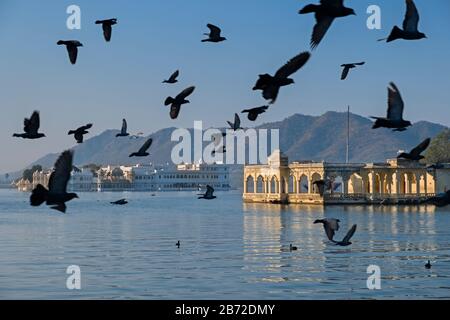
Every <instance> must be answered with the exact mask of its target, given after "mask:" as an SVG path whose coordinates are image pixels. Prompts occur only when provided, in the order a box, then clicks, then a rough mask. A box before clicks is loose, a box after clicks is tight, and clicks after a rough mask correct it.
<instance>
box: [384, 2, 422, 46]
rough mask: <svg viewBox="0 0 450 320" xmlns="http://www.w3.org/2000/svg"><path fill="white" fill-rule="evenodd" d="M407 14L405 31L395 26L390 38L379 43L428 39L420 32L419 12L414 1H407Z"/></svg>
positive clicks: (404, 23)
mask: <svg viewBox="0 0 450 320" xmlns="http://www.w3.org/2000/svg"><path fill="white" fill-rule="evenodd" d="M405 2H406V14H405V19H404V20H403V30H402V29H400V28H399V27H397V26H394V28H393V29H392V31H391V33H390V34H389V37H387V38H386V39H380V40H379V41H383V40H386V42H391V41H394V40H397V39H403V40H420V39H423V38H426V37H427V36H426V35H425V34H424V33H422V32H419V20H420V17H419V11H417V7H416V5H415V4H414V1H413V0H406V1H405Z"/></svg>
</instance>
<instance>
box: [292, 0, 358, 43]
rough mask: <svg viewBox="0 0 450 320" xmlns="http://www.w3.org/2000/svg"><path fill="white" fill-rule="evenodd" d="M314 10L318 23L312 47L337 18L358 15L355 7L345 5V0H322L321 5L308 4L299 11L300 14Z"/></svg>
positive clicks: (313, 35) (314, 30) (312, 39)
mask: <svg viewBox="0 0 450 320" xmlns="http://www.w3.org/2000/svg"><path fill="white" fill-rule="evenodd" d="M313 12H314V15H315V18H316V25H315V26H314V29H313V33H312V36H311V49H315V48H316V47H317V46H318V45H319V43H320V41H322V39H323V37H324V36H325V34H326V33H327V31H328V29H329V28H330V26H331V24H332V23H333V21H334V19H335V18H342V17H346V16H349V15H356V13H355V11H354V10H353V9H350V8H346V7H344V0H320V4H319V5H315V4H308V5H307V6H305V7H304V8H303V9H301V10H300V11H299V14H307V13H313Z"/></svg>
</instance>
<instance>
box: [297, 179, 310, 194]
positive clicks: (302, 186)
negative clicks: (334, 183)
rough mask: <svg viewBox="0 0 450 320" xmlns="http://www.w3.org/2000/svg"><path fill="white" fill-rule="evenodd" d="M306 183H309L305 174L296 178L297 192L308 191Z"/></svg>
mask: <svg viewBox="0 0 450 320" xmlns="http://www.w3.org/2000/svg"><path fill="white" fill-rule="evenodd" d="M308 183H309V179H308V176H307V175H306V174H302V175H301V176H300V179H299V180H298V189H297V190H299V193H308V188H309V186H308Z"/></svg>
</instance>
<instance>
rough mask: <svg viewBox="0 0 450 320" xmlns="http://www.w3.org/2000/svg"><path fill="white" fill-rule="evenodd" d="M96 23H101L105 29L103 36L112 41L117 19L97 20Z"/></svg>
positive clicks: (107, 40)
mask: <svg viewBox="0 0 450 320" xmlns="http://www.w3.org/2000/svg"><path fill="white" fill-rule="evenodd" d="M95 24H101V25H102V29H103V36H104V37H105V40H106V42H110V41H111V35H112V26H113V25H115V24H117V19H116V18H114V19H107V20H97V21H95Z"/></svg>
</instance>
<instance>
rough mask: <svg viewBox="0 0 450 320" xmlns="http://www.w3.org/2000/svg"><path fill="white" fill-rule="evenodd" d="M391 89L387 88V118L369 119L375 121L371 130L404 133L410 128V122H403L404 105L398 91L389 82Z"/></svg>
mask: <svg viewBox="0 0 450 320" xmlns="http://www.w3.org/2000/svg"><path fill="white" fill-rule="evenodd" d="M390 86H391V87H388V110H387V117H386V118H380V117H371V118H372V119H375V120H376V121H375V123H374V125H373V127H372V129H377V128H389V129H394V130H393V131H405V130H406V128H407V127H409V126H411V125H412V123H411V122H410V121H406V120H403V109H404V103H403V99H402V96H401V95H400V91H399V90H398V88H397V87H396V85H395V84H394V83H393V82H391V83H390Z"/></svg>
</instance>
